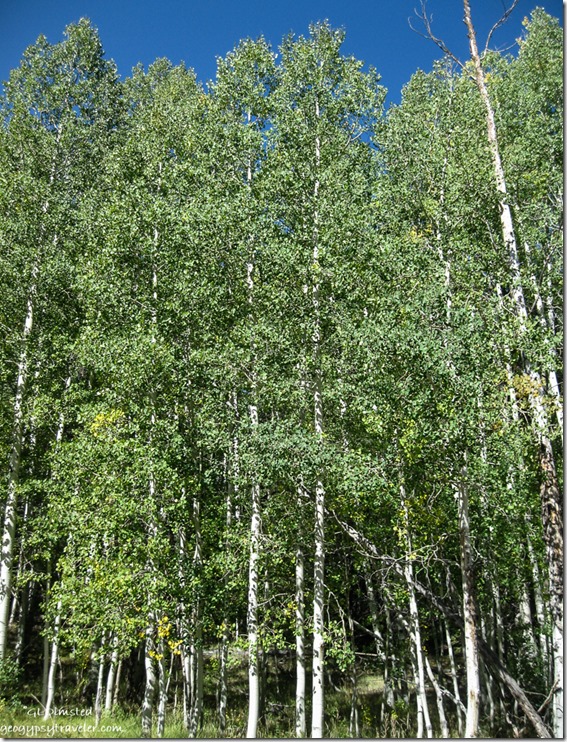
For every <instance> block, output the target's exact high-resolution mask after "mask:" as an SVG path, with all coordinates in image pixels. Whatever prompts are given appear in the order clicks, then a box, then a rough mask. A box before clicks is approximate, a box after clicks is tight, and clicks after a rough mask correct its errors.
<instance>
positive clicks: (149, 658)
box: [142, 612, 156, 738]
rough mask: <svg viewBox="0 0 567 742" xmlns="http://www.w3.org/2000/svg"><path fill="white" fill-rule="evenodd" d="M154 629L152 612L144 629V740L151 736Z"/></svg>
mask: <svg viewBox="0 0 567 742" xmlns="http://www.w3.org/2000/svg"><path fill="white" fill-rule="evenodd" d="M154 629H155V617H154V614H153V612H152V613H151V615H150V621H149V625H148V628H147V629H146V643H145V647H144V667H145V670H146V684H145V688H144V700H143V701H142V737H144V738H149V737H151V736H152V712H153V706H154V694H155V688H156V671H155V665H154V657H155V653H156V652H155V643H154Z"/></svg>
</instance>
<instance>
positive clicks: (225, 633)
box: [219, 394, 238, 735]
mask: <svg viewBox="0 0 567 742" xmlns="http://www.w3.org/2000/svg"><path fill="white" fill-rule="evenodd" d="M233 400H234V411H235V414H238V409H237V406H236V394H233ZM233 450H234V458H235V460H234V461H231V463H230V464H228V462H227V466H226V468H227V475H226V481H227V492H226V538H225V546H224V548H225V555H226V557H227V559H228V557H229V555H230V540H229V538H230V530H231V527H232V506H233V503H232V499H233V498H232V488H233V487H234V486H235V485H234V484H233V482H232V476H231V475H230V474H229V472H228V467H229V466H231V467H232V474H234V475H235V478H236V471H237V463H236V459H237V456H238V444H237V443H236V440H235V441H234V449H233ZM225 571H226V577H225V584H224V592H225V600H224V611H223V622H222V637H221V646H220V655H219V731H220V733H221V735H222V734H224V731H225V729H226V710H227V707H228V652H229V646H230V626H229V616H228V610H227V608H228V600H229V582H228V580H229V576H228V569H226V570H225Z"/></svg>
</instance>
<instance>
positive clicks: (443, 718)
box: [424, 655, 450, 739]
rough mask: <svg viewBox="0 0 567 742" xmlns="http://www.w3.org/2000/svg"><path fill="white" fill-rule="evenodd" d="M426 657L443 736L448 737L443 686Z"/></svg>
mask: <svg viewBox="0 0 567 742" xmlns="http://www.w3.org/2000/svg"><path fill="white" fill-rule="evenodd" d="M424 659H425V669H426V671H427V677H428V678H429V680H430V681H431V685H432V686H433V690H434V691H435V698H436V699H437V713H438V714H439V724H440V725H441V736H442V737H443V739H447V738H448V737H449V736H450V734H449V725H448V724H447V716H446V715H445V706H444V705H443V693H442V692H441V687H440V686H439V683H438V682H437V679H436V677H435V675H434V674H433V670H432V669H431V664H430V662H429V658H428V657H427V655H425V656H424Z"/></svg>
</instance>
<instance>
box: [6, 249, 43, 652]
mask: <svg viewBox="0 0 567 742" xmlns="http://www.w3.org/2000/svg"><path fill="white" fill-rule="evenodd" d="M38 274H39V265H38V263H37V262H36V263H35V264H34V266H33V269H32V278H31V285H30V289H29V291H28V300H27V309H26V318H25V321H24V329H23V333H22V346H21V351H20V360H19V363H18V376H17V381H16V397H15V400H14V408H13V422H12V445H11V449H10V459H9V464H8V494H7V497H6V505H5V509H4V527H3V532H2V552H1V561H0V661H1V660H2V659H4V656H5V654H6V648H7V643H8V622H9V618H10V602H11V599H12V560H13V555H14V548H15V538H16V518H17V514H16V509H17V487H18V480H19V472H20V459H21V453H22V444H23V435H24V409H23V404H24V393H25V389H26V382H27V376H28V355H29V347H28V346H29V337H30V335H31V332H32V328H33V317H34V302H35V293H36V282H37V279H38Z"/></svg>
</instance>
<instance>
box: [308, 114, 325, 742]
mask: <svg viewBox="0 0 567 742" xmlns="http://www.w3.org/2000/svg"><path fill="white" fill-rule="evenodd" d="M315 115H316V117H317V118H319V116H320V112H319V102H318V101H317V100H316V101H315ZM320 162H321V141H320V139H319V137H318V136H317V137H316V138H315V166H316V172H317V173H318V171H319V166H320ZM319 187H320V184H319V180H318V176H317V178H316V180H315V187H314V194H313V195H314V201H315V203H317V199H318V197H319ZM318 221H319V218H318V213H317V211H315V214H314V218H313V222H314V228H313V272H314V281H313V289H312V290H313V300H312V306H313V320H314V330H313V338H312V345H313V360H314V368H315V375H314V376H315V377H314V380H313V403H314V404H313V408H314V409H313V412H314V426H315V435H316V437H317V439H318V440H319V441H322V440H323V398H322V390H321V368H320V355H321V318H320V306H319V304H320V299H319V279H318V274H319V225H318ZM313 567H314V569H313V676H312V677H313V689H312V708H311V737H312V738H314V739H320V738H321V737H322V736H323V732H324V730H323V718H324V667H325V657H324V646H325V640H324V635H323V631H324V617H323V609H324V602H325V488H324V486H323V481H322V477H321V474H320V473H319V474H318V475H317V478H316V483H315V555H314V564H313Z"/></svg>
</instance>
